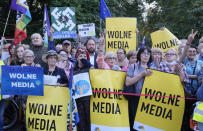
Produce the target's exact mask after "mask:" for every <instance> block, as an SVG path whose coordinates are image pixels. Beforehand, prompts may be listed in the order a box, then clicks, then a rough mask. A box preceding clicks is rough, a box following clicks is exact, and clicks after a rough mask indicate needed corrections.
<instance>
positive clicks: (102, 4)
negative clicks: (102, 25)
mask: <svg viewBox="0 0 203 131" xmlns="http://www.w3.org/2000/svg"><path fill="white" fill-rule="evenodd" d="M106 17H111V13H110V11H109V9H108V7H107V6H106V3H105V1H104V0H100V18H101V19H103V20H105V18H106Z"/></svg>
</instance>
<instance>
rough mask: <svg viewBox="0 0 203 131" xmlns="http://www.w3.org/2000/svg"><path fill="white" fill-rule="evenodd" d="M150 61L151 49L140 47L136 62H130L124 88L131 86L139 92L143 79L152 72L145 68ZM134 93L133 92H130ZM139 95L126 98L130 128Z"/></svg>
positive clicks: (131, 127) (131, 128)
mask: <svg viewBox="0 0 203 131" xmlns="http://www.w3.org/2000/svg"><path fill="white" fill-rule="evenodd" d="M151 61H152V56H151V49H150V48H148V47H144V48H141V49H140V50H139V51H138V53H137V63H135V64H131V65H130V66H129V68H128V72H127V75H126V81H125V84H126V88H133V89H134V90H135V93H136V94H140V93H141V90H142V87H143V83H144V79H145V77H147V76H150V75H151V74H152V71H150V70H147V68H149V66H150V63H151ZM132 93H134V92H132ZM139 99H140V97H139V96H132V97H131V98H129V99H128V106H129V107H128V109H129V121H130V130H131V131H132V130H133V124H134V120H135V115H136V111H137V107H138V103H139Z"/></svg>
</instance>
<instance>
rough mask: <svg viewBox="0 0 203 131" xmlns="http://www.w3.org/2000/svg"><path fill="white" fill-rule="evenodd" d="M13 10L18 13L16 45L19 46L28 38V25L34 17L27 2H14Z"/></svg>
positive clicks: (24, 0)
mask: <svg viewBox="0 0 203 131" xmlns="http://www.w3.org/2000/svg"><path fill="white" fill-rule="evenodd" d="M11 9H13V10H16V11H17V16H16V29H15V39H14V44H15V45H17V44H18V43H20V42H21V41H22V40H24V39H26V38H27V32H26V28H25V27H26V25H27V24H28V23H30V21H31V19H32V17H31V14H30V11H29V7H28V4H27V1H26V0H12V3H11Z"/></svg>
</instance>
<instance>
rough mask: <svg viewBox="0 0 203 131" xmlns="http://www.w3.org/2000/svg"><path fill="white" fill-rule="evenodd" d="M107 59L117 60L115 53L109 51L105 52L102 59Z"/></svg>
mask: <svg viewBox="0 0 203 131" xmlns="http://www.w3.org/2000/svg"><path fill="white" fill-rule="evenodd" d="M109 57H115V58H116V59H117V55H116V53H114V52H112V51H110V52H106V54H105V56H104V59H105V60H106V59H107V58H109Z"/></svg>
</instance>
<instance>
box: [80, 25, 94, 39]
mask: <svg viewBox="0 0 203 131" xmlns="http://www.w3.org/2000/svg"><path fill="white" fill-rule="evenodd" d="M78 32H79V35H80V36H81V37H85V36H95V25H94V23H90V24H81V25H78Z"/></svg>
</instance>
